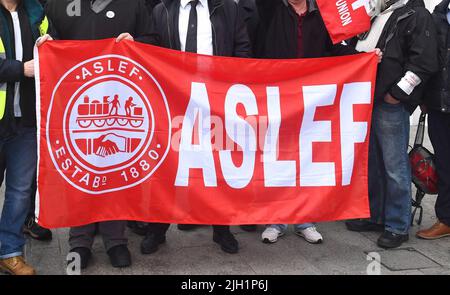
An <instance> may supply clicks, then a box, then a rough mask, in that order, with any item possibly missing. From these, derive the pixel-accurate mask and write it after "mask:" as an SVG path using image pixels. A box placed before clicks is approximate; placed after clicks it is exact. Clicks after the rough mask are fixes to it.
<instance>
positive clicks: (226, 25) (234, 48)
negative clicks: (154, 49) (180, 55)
mask: <svg viewBox="0 0 450 295" xmlns="http://www.w3.org/2000/svg"><path fill="white" fill-rule="evenodd" d="M208 7H209V10H210V19H211V24H212V29H213V48H214V55H219V56H234V57H250V54H251V48H250V42H249V39H248V34H247V29H246V27H245V24H244V21H243V20H242V18H241V17H240V16H239V10H238V7H237V4H236V3H235V2H234V1H233V0H208ZM179 8H180V1H178V0H162V1H161V3H160V4H158V5H157V6H156V7H155V9H154V10H153V15H152V22H153V31H155V32H157V33H158V34H159V45H160V46H162V47H166V48H170V49H175V50H180V49H181V45H180V38H179V32H178V18H179Z"/></svg>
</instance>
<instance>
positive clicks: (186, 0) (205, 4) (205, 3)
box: [180, 0, 208, 9]
mask: <svg viewBox="0 0 450 295" xmlns="http://www.w3.org/2000/svg"><path fill="white" fill-rule="evenodd" d="M191 1H192V0H181V1H180V6H181V8H183V9H185V8H186V6H188V4H189V2H191ZM198 2H199V3H200V4H201V5H202V6H203V7H208V0H199V1H198Z"/></svg>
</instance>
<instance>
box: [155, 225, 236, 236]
mask: <svg viewBox="0 0 450 295" xmlns="http://www.w3.org/2000/svg"><path fill="white" fill-rule="evenodd" d="M169 227H170V223H149V224H148V232H149V233H153V234H155V235H165V234H166V232H167V230H168V229H169ZM213 229H214V232H216V233H218V234H221V233H224V232H229V231H230V227H229V226H228V225H213Z"/></svg>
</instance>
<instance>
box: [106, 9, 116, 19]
mask: <svg viewBox="0 0 450 295" xmlns="http://www.w3.org/2000/svg"><path fill="white" fill-rule="evenodd" d="M115 16H116V14H115V13H114V11H111V10H110V11H108V12H107V13H106V17H107V18H114V17H115Z"/></svg>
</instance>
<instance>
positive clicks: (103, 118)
mask: <svg viewBox="0 0 450 295" xmlns="http://www.w3.org/2000/svg"><path fill="white" fill-rule="evenodd" d="M120 107H121V105H120V101H119V99H118V96H117V95H115V96H114V98H113V99H112V100H110V96H104V97H103V101H102V102H100V101H99V100H95V99H94V100H92V101H90V98H89V97H88V96H85V97H84V101H83V103H81V104H80V105H79V106H78V117H77V119H76V122H77V124H78V126H80V127H81V128H83V129H85V128H89V127H91V126H92V125H94V126H95V127H98V128H102V127H112V126H117V125H118V126H120V127H127V126H131V127H133V128H139V127H141V126H142V124H143V123H144V117H143V115H142V108H141V107H137V106H136V105H135V104H134V103H133V98H132V97H129V98H128V100H127V101H126V102H125V106H124V109H125V114H119V108H120Z"/></svg>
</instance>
